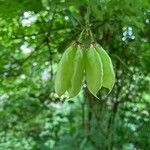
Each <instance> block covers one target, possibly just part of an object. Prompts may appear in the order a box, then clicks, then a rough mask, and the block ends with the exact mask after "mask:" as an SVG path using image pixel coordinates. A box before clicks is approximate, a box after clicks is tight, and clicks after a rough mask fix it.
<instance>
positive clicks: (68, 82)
mask: <svg viewBox="0 0 150 150" xmlns="http://www.w3.org/2000/svg"><path fill="white" fill-rule="evenodd" d="M84 76H85V79H86V83H87V87H88V89H89V91H90V92H91V93H92V94H93V95H94V96H95V97H97V92H98V91H99V90H100V89H101V87H102V86H103V87H105V88H108V89H109V92H110V91H111V90H112V88H113V85H114V83H115V73H114V70H113V65H112V62H111V59H110V57H109V55H108V54H107V53H106V51H105V50H104V49H103V48H102V47H101V46H99V45H98V44H94V45H91V46H90V47H89V48H86V49H85V48H84V49H83V48H81V46H80V45H76V44H75V45H72V46H70V47H69V48H68V49H67V50H66V51H65V52H64V54H63V56H62V59H61V60H60V63H59V65H58V69H57V74H56V79H55V91H56V93H57V94H58V95H59V96H61V95H63V94H64V93H65V92H66V91H67V92H68V93H69V96H70V97H74V96H76V95H77V94H78V93H79V91H80V89H81V86H82V81H83V77H84Z"/></svg>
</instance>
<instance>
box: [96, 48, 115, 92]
mask: <svg viewBox="0 0 150 150" xmlns="http://www.w3.org/2000/svg"><path fill="white" fill-rule="evenodd" d="M96 50H97V52H98V53H99V55H100V57H101V61H102V64H103V74H104V75H103V83H102V85H103V87H105V88H108V89H109V92H110V91H111V90H112V88H113V85H114V83H115V73H114V69H113V65H112V61H111V59H110V57H109V55H108V54H107V53H106V51H105V50H104V49H103V48H102V47H100V46H98V47H97V48H96Z"/></svg>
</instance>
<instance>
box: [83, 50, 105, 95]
mask: <svg viewBox="0 0 150 150" xmlns="http://www.w3.org/2000/svg"><path fill="white" fill-rule="evenodd" d="M85 72H86V80H87V87H88V89H89V91H90V92H91V93H92V94H93V95H94V96H96V94H97V92H98V91H99V90H100V88H101V86H102V79H103V66H102V62H101V58H100V56H99V54H98V52H97V51H96V50H95V48H90V49H89V50H87V51H86V58H85Z"/></svg>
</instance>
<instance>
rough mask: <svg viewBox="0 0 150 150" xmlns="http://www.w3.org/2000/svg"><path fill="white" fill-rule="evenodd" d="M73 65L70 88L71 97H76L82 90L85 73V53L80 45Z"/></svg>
mask: <svg viewBox="0 0 150 150" xmlns="http://www.w3.org/2000/svg"><path fill="white" fill-rule="evenodd" d="M73 66H74V68H73V69H74V71H73V74H72V77H71V83H70V88H69V89H68V93H69V96H70V97H74V96H76V95H77V94H78V93H79V92H80V89H81V85H82V80H83V75H84V68H85V65H84V55H83V50H82V49H81V48H80V46H78V49H77V52H76V55H75V59H74V65H73Z"/></svg>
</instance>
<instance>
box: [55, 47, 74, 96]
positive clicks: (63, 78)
mask: <svg viewBox="0 0 150 150" xmlns="http://www.w3.org/2000/svg"><path fill="white" fill-rule="evenodd" d="M75 54H76V47H74V46H71V47H69V48H68V49H67V50H66V51H65V52H64V54H63V56H62V58H61V60H60V62H59V65H58V68H57V73H56V78H55V92H56V93H57V94H58V95H59V96H61V95H63V94H64V93H65V92H66V90H67V89H68V88H69V85H70V79H71V77H72V74H73V68H74V66H73V65H74V63H73V62H74V61H73V60H74V57H75Z"/></svg>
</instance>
